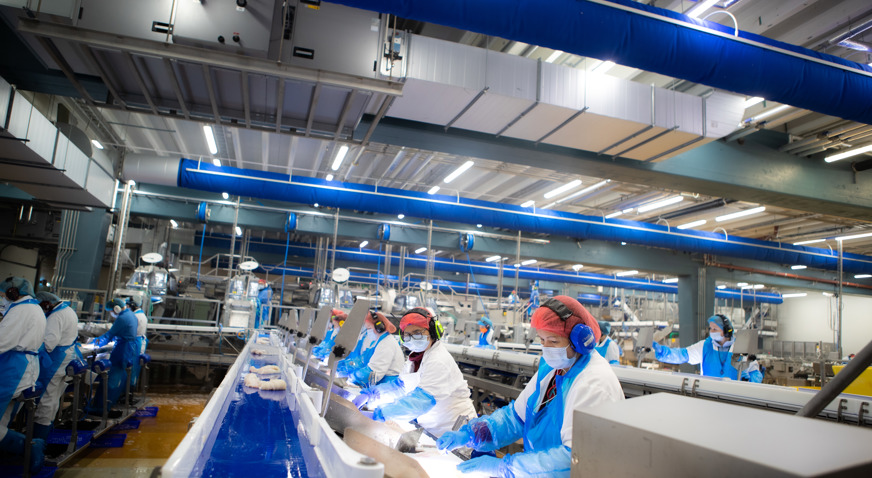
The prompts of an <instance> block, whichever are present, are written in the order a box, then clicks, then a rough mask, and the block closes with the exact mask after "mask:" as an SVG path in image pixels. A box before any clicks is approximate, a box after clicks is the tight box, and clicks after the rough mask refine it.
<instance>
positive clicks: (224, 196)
mask: <svg viewBox="0 0 872 478" xmlns="http://www.w3.org/2000/svg"><path fill="white" fill-rule="evenodd" d="M221 197H223V198H224V199H230V195H229V194H227V193H221Z"/></svg>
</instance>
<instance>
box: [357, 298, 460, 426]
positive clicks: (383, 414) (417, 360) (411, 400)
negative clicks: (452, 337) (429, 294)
mask: <svg viewBox="0 0 872 478" xmlns="http://www.w3.org/2000/svg"><path fill="white" fill-rule="evenodd" d="M400 330H401V331H402V333H403V345H404V346H405V347H406V348H408V349H409V350H410V351H411V354H410V355H409V360H408V361H407V362H406V366H405V370H404V371H403V373H402V374H401V375H400V380H398V381H395V382H390V383H383V384H381V385H378V386H376V387H373V388H370V389H366V390H364V391H363V392H362V393H361V396H360V397H358V399H356V400H355V403H356V404H357V405H358V406H363V404H366V403H367V402H369V403H370V404H371V405H375V406H376V408H375V410H374V411H373V414H372V418H373V420H377V421H384V420H398V421H399V420H402V421H411V420H412V419H417V420H418V425H420V426H421V427H422V428H424V430H426V431H427V432H429V433H431V434H433V435H435V436H440V435H442V434H443V433H445V432H447V431H449V430H451V428H452V427H453V426H454V423H455V422H456V421H457V419H458V418H459V417H475V416H476V413H475V407H474V406H473V405H472V400H470V398H469V386H468V385H467V383H466V380H464V378H463V374H462V373H461V372H460V367H458V366H457V362H455V361H454V358H453V357H452V356H451V354H450V353H449V352H448V350H447V349H446V348H445V345H444V344H443V343H442V341H441V340H439V339H440V338H441V337H442V324H440V323H439V321H438V320H437V319H436V317H435V316H434V315H433V313H432V312H431V311H429V310H427V309H424V308H414V309H412V310H410V311H408V312H406V313H405V314H404V315H403V318H402V320H401V321H400ZM361 399H362V400H361Z"/></svg>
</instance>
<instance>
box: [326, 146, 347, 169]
mask: <svg viewBox="0 0 872 478" xmlns="http://www.w3.org/2000/svg"><path fill="white" fill-rule="evenodd" d="M346 154H348V145H347V144H343V145H342V146H340V147H339V152H338V153H336V158H335V159H334V160H333V164H332V165H331V166H330V169H332V170H334V171H337V170H339V166H342V160H343V159H345V155H346Z"/></svg>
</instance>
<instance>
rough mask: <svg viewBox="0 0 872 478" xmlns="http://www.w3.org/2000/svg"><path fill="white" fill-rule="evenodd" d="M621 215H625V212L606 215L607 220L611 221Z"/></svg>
mask: <svg viewBox="0 0 872 478" xmlns="http://www.w3.org/2000/svg"><path fill="white" fill-rule="evenodd" d="M621 214H623V212H621V211H617V212H613V213H611V214H607V215H606V219H611V218H613V217H618V216H620V215H621Z"/></svg>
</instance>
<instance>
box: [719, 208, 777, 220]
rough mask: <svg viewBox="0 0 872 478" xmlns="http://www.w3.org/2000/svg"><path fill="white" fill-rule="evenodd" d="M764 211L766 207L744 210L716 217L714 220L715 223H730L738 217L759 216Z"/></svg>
mask: <svg viewBox="0 0 872 478" xmlns="http://www.w3.org/2000/svg"><path fill="white" fill-rule="evenodd" d="M765 210H766V206H760V207H755V208H753V209H745V210H744V211H739V212H734V213H732V214H724V215H723V216H718V217H716V218H715V221H716V222H724V221H732V220H733V219H738V218H740V217H745V216H750V215H752V214H759V213H761V212H763V211H765Z"/></svg>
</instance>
